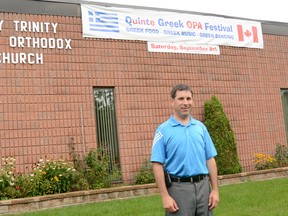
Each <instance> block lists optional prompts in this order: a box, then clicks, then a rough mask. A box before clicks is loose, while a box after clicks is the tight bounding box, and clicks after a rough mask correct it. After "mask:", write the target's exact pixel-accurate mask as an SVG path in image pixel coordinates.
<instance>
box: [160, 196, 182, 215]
mask: <svg viewBox="0 0 288 216" xmlns="http://www.w3.org/2000/svg"><path fill="white" fill-rule="evenodd" d="M162 202H163V207H164V209H165V211H167V212H170V213H173V212H176V211H178V210H179V208H178V206H177V203H176V202H175V200H174V199H173V198H172V197H171V196H169V195H168V196H165V197H163V198H162Z"/></svg>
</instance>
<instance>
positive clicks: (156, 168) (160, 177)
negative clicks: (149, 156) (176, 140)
mask: <svg viewBox="0 0 288 216" xmlns="http://www.w3.org/2000/svg"><path fill="white" fill-rule="evenodd" d="M153 172H154V177H155V181H156V184H157V187H158V189H159V192H160V195H161V197H162V203H163V207H164V208H165V210H166V211H168V212H175V211H177V210H178V206H177V204H176V202H175V201H174V199H173V198H172V197H171V196H170V195H169V193H168V190H167V188H166V184H165V176H164V170H163V165H162V164H161V163H157V162H153Z"/></svg>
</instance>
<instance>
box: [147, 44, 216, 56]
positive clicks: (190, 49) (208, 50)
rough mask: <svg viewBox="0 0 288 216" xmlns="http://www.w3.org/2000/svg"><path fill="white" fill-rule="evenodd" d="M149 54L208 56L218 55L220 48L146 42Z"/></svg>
mask: <svg viewBox="0 0 288 216" xmlns="http://www.w3.org/2000/svg"><path fill="white" fill-rule="evenodd" d="M147 45H148V51H149V52H166V53H192V54H209V55H220V48H219V46H216V45H201V44H199V45H197V44H187V43H168V42H167V43H166V42H148V43H147Z"/></svg>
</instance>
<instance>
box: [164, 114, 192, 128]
mask: <svg viewBox="0 0 288 216" xmlns="http://www.w3.org/2000/svg"><path fill="white" fill-rule="evenodd" d="M169 123H170V125H171V126H172V127H175V126H178V125H183V124H182V123H180V122H179V121H177V120H176V119H175V118H174V115H171V116H170V119H169ZM193 124H196V120H195V119H194V118H193V117H192V116H191V115H190V120H189V122H188V124H187V125H186V126H190V125H193ZM183 126H184V125H183Z"/></svg>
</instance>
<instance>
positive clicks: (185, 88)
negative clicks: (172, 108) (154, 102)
mask: <svg viewBox="0 0 288 216" xmlns="http://www.w3.org/2000/svg"><path fill="white" fill-rule="evenodd" d="M177 91H190V92H191V94H192V97H193V91H192V89H191V87H190V86H188V85H185V84H178V85H176V86H174V87H173V88H172V90H171V98H173V99H174V98H175V97H176V92H177Z"/></svg>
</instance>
